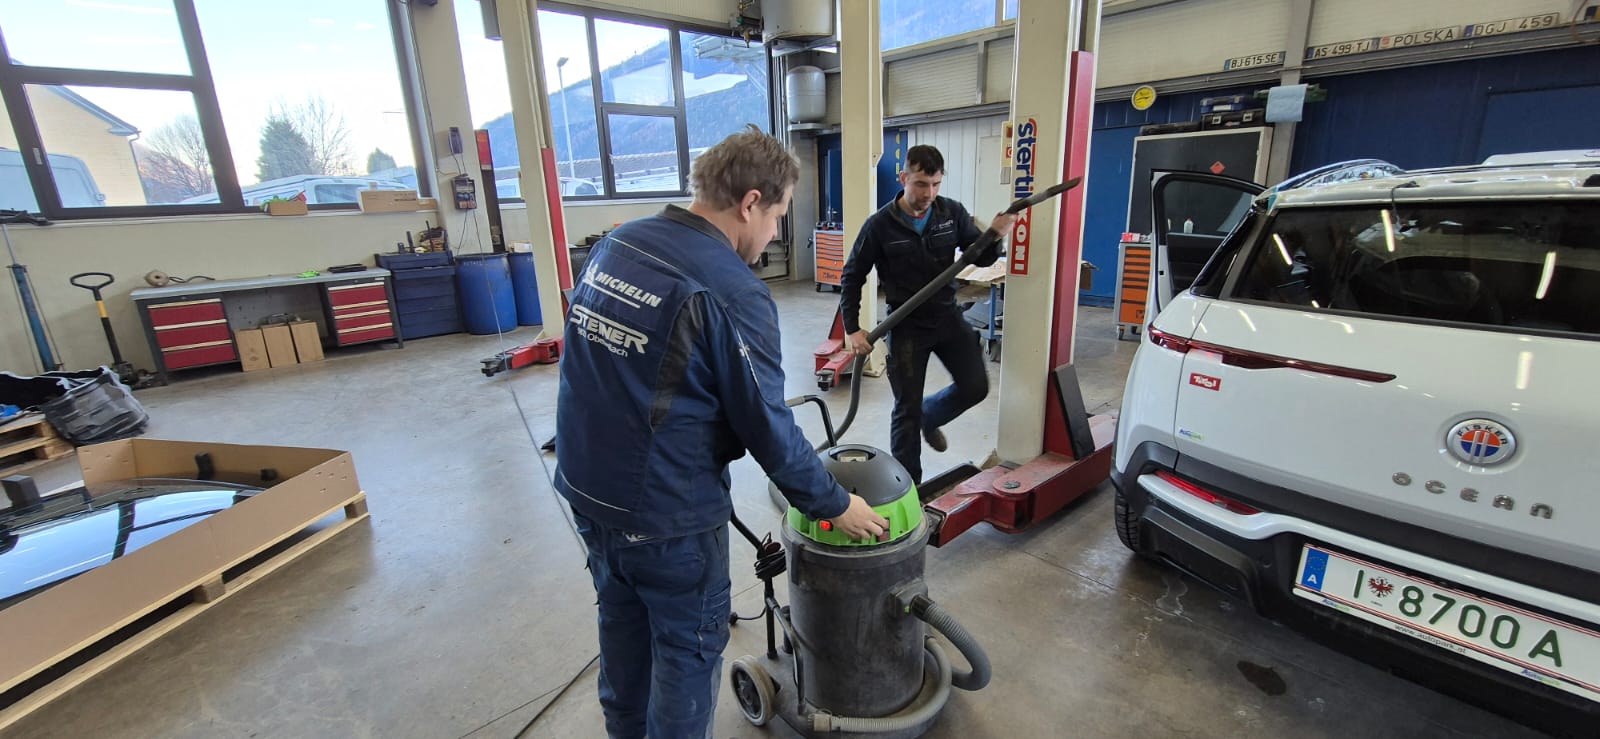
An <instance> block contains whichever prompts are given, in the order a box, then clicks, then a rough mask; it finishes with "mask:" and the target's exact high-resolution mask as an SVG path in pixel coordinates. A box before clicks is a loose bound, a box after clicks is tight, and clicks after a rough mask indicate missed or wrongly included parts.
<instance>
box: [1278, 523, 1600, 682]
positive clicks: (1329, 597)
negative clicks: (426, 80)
mask: <svg viewBox="0 0 1600 739" xmlns="http://www.w3.org/2000/svg"><path fill="white" fill-rule="evenodd" d="M1294 594H1295V595H1298V596H1300V597H1302V598H1305V599H1307V600H1311V601H1314V602H1317V603H1320V604H1322V605H1324V606H1327V607H1329V608H1333V609H1335V610H1338V611H1343V612H1344V613H1347V614H1349V615H1351V616H1355V617H1357V618H1360V619H1363V620H1366V621H1370V622H1372V623H1375V624H1378V625H1380V626H1384V627H1387V628H1389V629H1393V630H1395V631H1398V632H1400V633H1402V634H1405V635H1407V636H1410V637H1412V638H1415V639H1418V640H1421V641H1425V642H1427V643H1429V644H1432V645H1434V646H1437V647H1440V648H1442V649H1448V650H1450V651H1452V652H1455V653H1457V654H1462V655H1465V656H1468V657H1471V658H1473V659H1476V660H1478V661H1479V662H1483V663H1486V664H1489V665H1493V666H1495V667H1498V668H1500V669H1503V670H1506V671H1508V672H1515V673H1517V674H1519V675H1523V676H1524V677H1527V678H1530V679H1533V680H1537V681H1539V682H1541V683H1544V684H1546V685H1550V686H1553V687H1556V688H1560V689H1561V690H1565V691H1567V692H1569V693H1572V694H1574V695H1580V696H1583V697H1584V698H1587V699H1589V700H1592V701H1600V634H1596V633H1595V632H1593V631H1590V630H1588V629H1584V628H1580V627H1577V626H1573V625H1571V624H1566V623H1562V622H1560V621H1556V620H1554V619H1551V618H1549V617H1546V616H1542V615H1539V614H1537V613H1532V612H1529V611H1525V610H1522V609H1520V608H1516V607H1514V606H1508V605H1504V604H1501V603H1497V602H1495V601H1492V600H1488V599H1486V598H1481V597H1478V596H1476V595H1472V594H1471V593H1463V592H1461V591H1459V590H1452V589H1450V588H1446V587H1442V586H1439V585H1435V584H1433V583H1431V582H1428V581H1427V580H1423V579H1421V578H1417V577H1412V576H1410V575H1406V574H1404V573H1401V572H1398V571H1395V570H1392V569H1389V568H1387V567H1384V566H1381V565H1375V564H1372V563H1370V562H1364V561H1362V560H1359V559H1355V558H1353V557H1348V556H1345V555H1343V554H1339V553H1338V552H1333V551H1329V550H1326V549H1322V548H1320V547H1316V546H1312V545H1309V544H1308V545H1306V546H1305V547H1304V549H1302V551H1301V554H1300V569H1299V573H1298V576H1297V577H1296V579H1295V588H1294Z"/></svg>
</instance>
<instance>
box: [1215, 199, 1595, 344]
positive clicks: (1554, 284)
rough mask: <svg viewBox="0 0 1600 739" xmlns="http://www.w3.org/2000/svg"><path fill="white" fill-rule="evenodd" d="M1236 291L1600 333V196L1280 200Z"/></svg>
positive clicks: (1370, 310)
mask: <svg viewBox="0 0 1600 739" xmlns="http://www.w3.org/2000/svg"><path fill="white" fill-rule="evenodd" d="M1233 296H1234V297H1235V298H1239V299H1244V300H1256V301H1263V302H1268V303H1279V304H1284V305H1291V306H1296V307H1300V308H1311V309H1315V310H1331V311H1342V312H1350V313H1360V314H1368V315H1373V316H1392V317H1396V318H1404V319H1418V320H1427V321H1449V322H1453V323H1464V324H1469V325H1473V326H1478V327H1488V328H1503V329H1513V330H1525V331H1553V332H1568V333H1583V334H1590V335H1600V203H1592V202H1589V203H1583V202H1577V203H1560V202H1549V201H1545V202H1508V201H1502V202H1494V203H1450V204H1418V205H1413V204H1400V205H1398V207H1388V208H1382V207H1376V206H1363V207H1342V208H1293V209H1284V210H1282V211H1279V212H1278V214H1277V215H1276V216H1274V218H1273V220H1272V222H1271V223H1270V224H1268V226H1267V228H1265V229H1264V230H1263V232H1262V236H1261V239H1260V240H1259V241H1258V243H1257V244H1256V248H1255V252H1254V253H1253V254H1252V255H1251V257H1250V261H1249V262H1248V264H1247V266H1246V267H1245V272H1244V274H1243V275H1242V276H1241V279H1240V281H1239V283H1238V285H1237V286H1236V287H1235V289H1234V293H1233Z"/></svg>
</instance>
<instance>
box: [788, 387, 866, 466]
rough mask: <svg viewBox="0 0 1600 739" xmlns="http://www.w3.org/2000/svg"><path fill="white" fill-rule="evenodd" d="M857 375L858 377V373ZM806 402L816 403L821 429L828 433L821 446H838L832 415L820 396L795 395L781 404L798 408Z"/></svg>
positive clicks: (829, 447) (827, 447)
mask: <svg viewBox="0 0 1600 739" xmlns="http://www.w3.org/2000/svg"><path fill="white" fill-rule="evenodd" d="M857 376H858V377H859V375H857ZM806 403H816V404H817V409H818V410H820V411H822V430H823V431H824V432H826V433H827V434H828V446H826V447H823V448H824V449H831V448H833V447H835V446H838V445H839V435H838V434H836V433H834V431H833V415H832V414H830V413H829V412H828V403H827V402H826V401H824V400H823V399H822V396H820V395H796V396H795V397H793V398H790V399H788V400H785V401H783V404H784V405H786V406H789V407H790V408H798V407H800V406H802V405H805V404H806Z"/></svg>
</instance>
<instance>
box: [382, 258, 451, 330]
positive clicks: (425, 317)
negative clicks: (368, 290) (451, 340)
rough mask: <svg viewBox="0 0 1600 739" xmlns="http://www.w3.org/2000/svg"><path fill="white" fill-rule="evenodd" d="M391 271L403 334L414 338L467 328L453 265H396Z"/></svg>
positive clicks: (396, 310) (396, 311)
mask: <svg viewBox="0 0 1600 739" xmlns="http://www.w3.org/2000/svg"><path fill="white" fill-rule="evenodd" d="M391 274H392V279H393V281H394V307H395V313H397V314H398V315H399V317H400V338H402V339H415V338H421V337H424V336H438V335H440V334H454V333H460V332H461V331H463V330H465V326H464V325H463V324H462V322H461V307H460V304H459V302H458V301H457V298H456V279H455V275H456V268H455V266H454V265H444V266H438V267H422V268H418V269H397V270H394V271H393V272H392V273H391Z"/></svg>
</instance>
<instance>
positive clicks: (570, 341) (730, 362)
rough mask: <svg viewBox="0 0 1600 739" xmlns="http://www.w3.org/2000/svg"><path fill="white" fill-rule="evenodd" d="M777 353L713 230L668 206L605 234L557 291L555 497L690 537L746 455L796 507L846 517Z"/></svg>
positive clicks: (725, 503) (611, 519)
mask: <svg viewBox="0 0 1600 739" xmlns="http://www.w3.org/2000/svg"><path fill="white" fill-rule="evenodd" d="M780 351H781V350H780V346H779V338H778V308H777V305H776V304H774V303H773V301H772V293H771V292H770V291H768V290H767V286H766V284H765V283H763V282H762V281H761V280H760V279H758V278H757V277H756V276H755V275H754V274H753V273H752V272H751V271H750V267H749V265H746V264H745V263H744V262H743V260H741V259H740V258H739V256H738V254H737V253H736V252H734V250H733V248H732V246H731V245H730V244H729V243H728V240H727V237H726V236H725V235H724V234H723V233H722V232H721V231H720V230H718V229H717V227H716V226H713V225H712V224H711V223H710V222H709V221H707V220H705V219H704V218H701V217H700V216H697V215H695V214H693V213H691V212H689V211H688V210H685V209H683V208H679V207H676V206H669V207H668V208H667V209H666V210H665V211H663V212H662V213H660V214H658V215H654V216H650V217H647V218H641V219H639V220H635V221H630V222H628V223H625V224H623V225H621V226H619V227H617V228H616V229H615V230H613V231H612V232H611V233H610V234H609V235H608V236H606V238H604V239H602V240H600V241H599V242H598V243H596V244H595V245H594V248H593V249H592V250H591V251H590V256H589V259H588V261H587V262H586V263H585V264H584V268H583V273H582V274H581V275H579V278H578V281H577V284H576V286H575V287H574V289H573V291H572V293H571V297H570V309H569V311H568V315H567V326H566V343H565V346H564V348H563V352H562V356H561V389H560V391H559V395H558V398H557V408H556V458H557V464H558V467H557V470H556V490H557V491H559V492H560V493H561V494H562V495H563V496H564V497H566V499H567V500H568V501H569V502H571V504H572V507H573V508H574V509H576V510H577V511H578V512H579V513H582V514H583V515H584V516H586V517H588V518H589V519H591V520H593V521H596V522H598V523H601V524H604V525H608V526H612V527H616V528H619V529H623V530H624V531H626V532H629V533H632V534H637V535H640V536H684V535H688V534H695V533H699V532H702V531H705V530H707V529H711V528H714V527H717V526H722V525H725V524H726V523H727V522H728V519H729V516H730V515H731V514H732V511H733V504H732V500H731V498H730V497H729V487H730V485H731V480H730V477H729V475H728V463H729V462H732V461H733V460H735V459H738V458H740V457H742V456H744V454H745V451H746V450H748V451H749V452H750V453H751V454H752V455H753V456H754V457H755V459H756V461H757V462H758V463H760V464H761V466H762V468H763V469H765V470H766V472H767V475H768V477H769V478H770V479H771V480H772V481H773V482H774V483H776V484H777V486H778V489H779V490H781V491H782V492H783V494H784V495H785V496H786V497H787V498H788V499H789V501H790V503H792V504H793V505H794V506H795V507H796V508H798V509H800V511H801V512H802V513H804V514H806V515H808V516H811V517H813V518H833V517H835V516H838V515H839V514H841V513H844V511H845V509H846V508H848V507H849V502H850V501H849V497H848V495H847V494H846V493H845V491H844V489H843V488H842V487H840V486H839V483H838V482H837V481H836V480H834V478H833V476H832V475H831V474H829V473H828V471H827V469H825V468H824V467H823V466H822V462H821V460H819V459H818V457H817V454H816V452H815V451H814V450H813V448H812V445H811V443H810V442H808V441H807V440H806V438H805V436H804V434H802V433H801V431H800V429H799V427H798V426H796V425H795V422H794V415H793V413H792V412H791V411H790V410H789V408H788V407H787V406H785V405H784V397H783V394H784V388H783V382H784V378H783V363H782V357H781V355H780Z"/></svg>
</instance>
